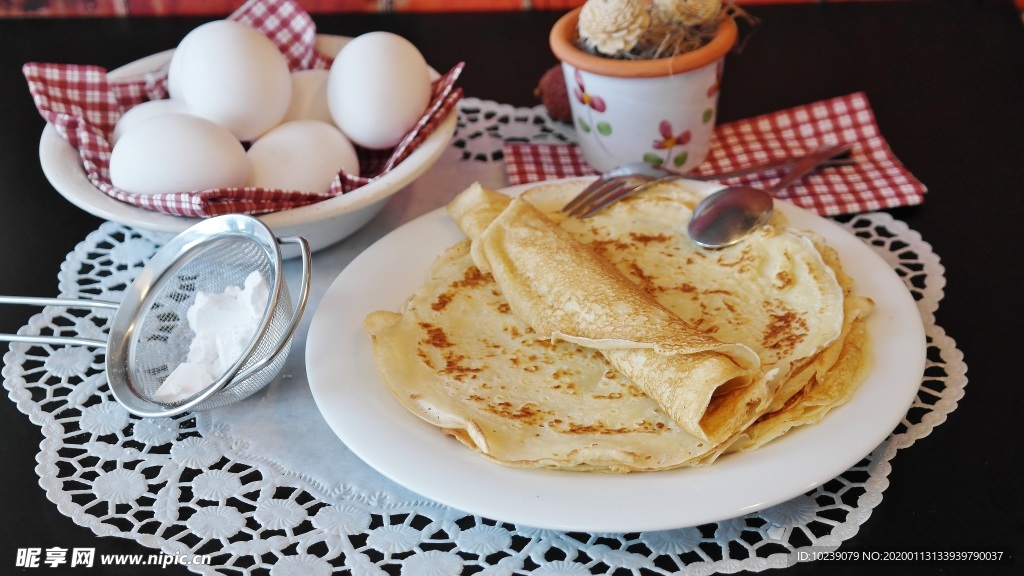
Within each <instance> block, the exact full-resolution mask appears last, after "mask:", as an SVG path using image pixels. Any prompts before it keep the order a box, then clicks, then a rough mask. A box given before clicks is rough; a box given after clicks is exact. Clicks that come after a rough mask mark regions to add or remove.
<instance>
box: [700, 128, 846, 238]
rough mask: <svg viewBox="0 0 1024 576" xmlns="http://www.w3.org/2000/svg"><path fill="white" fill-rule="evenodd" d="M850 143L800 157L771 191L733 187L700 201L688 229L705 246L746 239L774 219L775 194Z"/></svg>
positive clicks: (840, 151) (839, 152) (840, 152)
mask: <svg viewBox="0 0 1024 576" xmlns="http://www.w3.org/2000/svg"><path fill="white" fill-rule="evenodd" d="M850 148H851V145H849V144H836V145H832V146H826V147H824V148H822V149H820V150H819V151H817V152H814V153H812V154H809V155H807V156H805V157H803V158H801V159H800V161H799V162H797V163H796V164H795V165H794V166H793V169H792V170H790V171H789V173H787V174H786V175H784V176H783V177H782V178H781V179H780V180H779V181H778V182H776V183H775V185H774V186H772V187H771V188H769V189H768V190H762V189H760V188H754V187H752V186H729V187H726V188H723V189H721V190H719V191H718V192H715V193H714V194H711V195H710V196H708V197H706V198H704V199H703V200H701V202H700V204H697V208H695V209H694V211H693V216H692V217H691V218H690V223H689V225H688V226H687V229H688V230H689V233H690V238H692V239H693V241H694V243H696V244H697V245H698V246H702V247H704V248H724V247H726V246H732V245H733V244H736V243H737V242H739V241H740V240H743V239H744V238H746V237H747V236H749V235H750V234H751V233H753V232H754V231H755V230H757V229H758V228H760V227H761V226H764V224H765V223H766V222H768V219H769V218H771V216H772V212H773V211H774V207H775V203H774V201H773V199H772V195H773V194H775V193H777V192H779V191H780V190H782V189H784V188H785V187H786V186H789V185H790V184H792V183H793V182H795V181H797V180H799V179H800V178H802V177H803V176H804V175H805V174H807V173H808V172H811V171H812V170H814V169H815V168H817V167H818V166H819V165H820V164H821V163H823V162H825V161H827V160H828V159H829V158H832V157H834V156H836V155H839V154H844V153H846V152H848V151H849V150H850Z"/></svg>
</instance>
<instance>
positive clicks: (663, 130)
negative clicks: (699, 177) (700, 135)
mask: <svg viewBox="0 0 1024 576" xmlns="http://www.w3.org/2000/svg"><path fill="white" fill-rule="evenodd" d="M658 133H659V134H660V135H661V138H660V139H658V140H655V141H654V143H653V144H651V146H653V147H654V149H655V150H664V151H665V155H664V157H662V156H661V155H659V154H657V153H655V152H648V153H646V154H644V162H647V163H648V164H652V165H654V166H666V167H667V166H669V165H671V166H674V167H676V168H679V167H680V166H682V165H683V164H686V160H687V159H689V157H690V155H689V153H688V152H687V151H686V150H685V149H684V150H683V151H682V152H680V153H678V154H675V149H676V148H677V147H679V146H686V145H687V144H689V143H690V139H691V138H692V137H693V134H692V133H691V132H690V131H689V130H683V131H682V132H680V133H678V134H673V133H672V123H671V122H669V121H668V120H662V121H661V122H659V123H658Z"/></svg>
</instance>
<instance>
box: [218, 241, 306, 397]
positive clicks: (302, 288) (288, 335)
mask: <svg viewBox="0 0 1024 576" xmlns="http://www.w3.org/2000/svg"><path fill="white" fill-rule="evenodd" d="M277 243H278V244H297V245H298V247H299V252H301V257H302V282H301V284H300V285H299V295H298V298H297V301H296V303H295V308H294V310H292V320H291V322H290V323H289V324H288V329H287V330H285V332H284V334H283V335H282V336H281V339H280V340H279V341H278V342H277V345H276V347H275V348H274V349H273V351H271V352H270V353H268V354H266V355H264V356H263V358H261V359H260V361H259V362H257V363H255V364H253V365H252V366H249V367H248V368H246V369H245V370H244V371H242V372H239V373H237V374H235V375H234V376H232V377H231V379H232V380H235V381H240V380H244V379H246V378H248V377H249V376H251V375H253V374H255V373H256V372H257V371H258V370H261V369H263V367H264V366H266V365H267V364H269V363H270V362H271V361H272V360H273V359H274V357H275V356H277V354H278V353H279V352H280V351H281V349H283V348H284V347H285V346H286V345H287V344H288V342H290V341H291V339H292V336H294V335H295V331H296V330H297V329H298V328H299V321H300V320H302V314H303V312H305V310H306V301H307V300H308V299H309V278H310V275H311V272H310V269H311V268H312V263H313V258H312V255H311V253H310V249H309V242H307V241H306V239H305V238H302V237H301V236H287V237H284V238H278V239H277Z"/></svg>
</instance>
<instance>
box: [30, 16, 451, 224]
mask: <svg viewBox="0 0 1024 576" xmlns="http://www.w3.org/2000/svg"><path fill="white" fill-rule="evenodd" d="M229 19H231V20H236V21H238V22H241V23H243V24H247V25H249V26H251V27H253V28H255V29H257V30H259V31H260V32H263V33H264V34H265V35H266V36H267V37H268V38H270V39H271V40H272V41H273V42H274V43H275V44H276V45H277V47H278V49H280V50H281V52H282V53H283V54H284V55H285V57H286V58H287V60H288V63H289V66H290V67H291V69H292V70H293V71H294V70H306V69H311V68H319V69H327V68H329V67H330V65H331V59H330V58H327V57H325V56H324V55H322V54H320V53H319V52H317V50H316V25H315V24H314V22H313V20H312V18H311V17H310V16H309V14H307V13H306V12H305V11H304V10H303V9H302V7H301V6H299V4H298V3H297V2H295V1H293V0H250V1H249V2H246V3H245V4H244V5H243V6H242V7H240V8H239V9H238V10H237V11H236V12H235V13H234V14H232V15H231V16H230V17H229ZM462 68H463V64H462V63H459V64H458V65H456V66H455V67H454V68H452V69H451V70H450V71H448V72H447V73H446V74H444V75H442V76H441V77H440V78H439V79H438V80H436V81H435V82H434V86H433V94H432V98H431V101H430V105H429V106H428V109H427V111H426V112H425V113H424V115H423V116H422V117H421V118H420V121H419V122H418V123H417V125H416V126H415V127H413V129H412V130H410V131H409V133H408V134H406V135H405V137H404V138H403V139H402V141H401V142H399V143H398V145H397V146H396V147H395V148H394V149H391V150H367V149H363V148H359V147H357V152H358V155H359V165H360V166H359V170H360V172H359V173H360V176H353V175H351V174H347V173H345V171H344V170H342V171H339V173H338V177H337V178H335V179H334V182H333V183H332V184H331V188H330V191H329V192H327V193H326V194H314V193H306V192H296V191H286V190H270V189H266V188H253V187H246V188H224V189H213V190H197V191H192V192H183V193H175V194H155V195H137V194H129V193H127V192H125V191H123V190H120V189H118V188H116V187H114V186H113V185H112V184H111V182H110V170H109V166H110V152H111V146H110V143H109V141H108V137H109V135H110V133H111V132H112V131H113V129H114V126H115V124H116V123H117V120H118V119H119V118H120V117H121V115H122V114H123V113H124V112H125V111H127V110H128V109H129V108H131V107H132V106H135V105H137V104H140V103H142V102H145V101H147V100H157V99H162V98H166V97H167V70H166V67H164V68H163V69H161V70H154V71H152V72H150V73H146V74H142V75H140V76H137V77H132V78H128V79H125V80H115V81H110V80H108V78H107V71H106V70H105V69H104V68H101V67H99V66H88V65H65V64H46V63H38V62H31V63H28V64H25V66H24V67H23V68H22V72H23V73H24V75H25V78H26V80H28V87H29V92H30V93H31V94H32V98H33V101H34V102H35V104H36V108H37V109H38V110H39V113H40V114H41V115H42V117H43V118H44V119H45V120H46V121H47V122H48V123H50V124H51V125H52V126H53V127H54V128H55V129H56V130H57V133H58V134H60V136H61V137H63V138H64V139H65V140H67V141H68V142H69V143H70V144H71V146H73V147H74V148H75V149H76V150H78V153H79V156H80V157H81V160H82V166H83V168H84V169H85V173H86V176H87V177H88V179H89V181H90V182H91V183H92V184H93V185H94V186H96V187H97V188H98V189H99V190H101V191H102V192H103V193H105V194H107V195H108V196H111V197H113V198H116V199H117V200H121V201H123V202H127V203H129V204H132V205H134V206H139V207H142V208H147V209H150V210H155V211H158V212H164V213H168V214H174V215H177V216H192V217H205V216H216V215H219V214H229V213H243V214H261V213H266V212H274V211H277V210H285V209H288V208H297V207H299V206H305V205H307V204H311V203H314V202H319V201H321V200H324V199H326V198H331V197H334V196H337V195H339V194H344V193H346V192H350V191H352V190H355V189H356V188H359V187H360V186H363V185H365V184H367V183H369V182H371V181H372V180H374V179H376V178H378V177H380V176H381V175H383V174H384V173H386V172H388V171H390V170H391V169H392V168H394V167H395V166H396V165H398V164H399V163H400V162H401V161H402V160H404V159H405V158H406V157H408V155H409V154H411V153H412V152H413V151H414V150H415V149H416V147H418V146H419V145H420V143H422V142H423V141H424V140H425V139H426V138H427V137H428V136H430V134H431V133H432V132H433V130H434V129H435V128H436V127H437V126H438V124H440V123H441V122H442V121H443V120H444V119H445V118H446V117H447V116H448V114H449V113H450V112H452V110H453V109H454V108H455V107H456V105H457V104H458V102H459V99H460V98H461V97H462V89H461V88H456V87H455V82H456V80H457V79H458V77H459V74H460V73H461V72H462Z"/></svg>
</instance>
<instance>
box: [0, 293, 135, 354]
mask: <svg viewBox="0 0 1024 576" xmlns="http://www.w3.org/2000/svg"><path fill="white" fill-rule="evenodd" d="M0 304H23V305H28V306H67V307H69V308H107V309H111V310H117V308H118V306H119V304H118V303H117V302H107V301H105V300H72V299H69V298H33V297H28V296H3V295H0ZM0 342H27V343H29V344H68V345H71V346H91V347H95V348H106V347H107V343H106V342H105V341H103V340H93V339H91V338H70V337H66V336H29V335H27V334H0Z"/></svg>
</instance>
